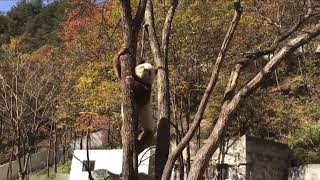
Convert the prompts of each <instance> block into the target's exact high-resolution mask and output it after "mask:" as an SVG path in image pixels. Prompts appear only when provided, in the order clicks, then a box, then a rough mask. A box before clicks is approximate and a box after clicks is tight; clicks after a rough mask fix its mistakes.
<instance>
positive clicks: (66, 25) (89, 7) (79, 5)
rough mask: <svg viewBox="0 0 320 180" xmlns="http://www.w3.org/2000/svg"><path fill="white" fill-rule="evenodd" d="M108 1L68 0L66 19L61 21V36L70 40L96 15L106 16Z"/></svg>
mask: <svg viewBox="0 0 320 180" xmlns="http://www.w3.org/2000/svg"><path fill="white" fill-rule="evenodd" d="M108 4H109V3H96V2H95V1H94V0H70V1H69V3H68V5H67V7H66V10H65V11H66V21H65V22H63V23H61V25H62V29H63V32H62V33H61V37H62V38H63V39H64V40H65V41H70V40H72V39H73V38H74V37H75V36H76V35H77V34H78V33H80V32H81V30H82V29H86V28H87V27H88V26H89V25H90V24H91V23H93V22H94V21H95V18H97V17H98V16H100V17H102V16H107V12H108Z"/></svg>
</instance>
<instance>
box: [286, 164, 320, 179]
mask: <svg viewBox="0 0 320 180" xmlns="http://www.w3.org/2000/svg"><path fill="white" fill-rule="evenodd" d="M319 179H320V164H307V165H304V166H299V167H293V168H290V169H289V177H288V180H319Z"/></svg>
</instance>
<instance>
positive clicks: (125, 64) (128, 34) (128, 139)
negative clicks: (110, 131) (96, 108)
mask: <svg viewBox="0 0 320 180" xmlns="http://www.w3.org/2000/svg"><path fill="white" fill-rule="evenodd" d="M146 3H147V0H140V1H139V5H138V9H137V11H136V15H135V17H134V19H132V15H131V13H132V12H131V4H130V1H128V0H120V6H121V19H122V27H123V40H124V45H125V46H126V48H128V50H129V52H126V53H125V54H124V55H122V56H120V61H121V91H122V122H123V123H122V129H121V135H122V145H123V159H122V177H121V178H122V179H123V180H135V179H137V177H138V154H137V147H136V142H137V133H138V122H137V114H136V105H135V101H134V98H133V92H132V88H131V87H129V84H127V83H125V82H126V79H127V77H130V76H131V77H132V75H133V72H134V68H135V66H136V53H137V41H138V40H137V39H138V35H139V31H140V28H141V24H142V20H143V17H144V13H145V7H146Z"/></svg>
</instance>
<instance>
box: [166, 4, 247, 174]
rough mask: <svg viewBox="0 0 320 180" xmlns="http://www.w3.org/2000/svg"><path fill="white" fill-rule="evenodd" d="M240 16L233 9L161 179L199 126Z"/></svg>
mask: <svg viewBox="0 0 320 180" xmlns="http://www.w3.org/2000/svg"><path fill="white" fill-rule="evenodd" d="M240 17H241V11H237V10H236V11H235V13H234V17H233V20H232V22H231V25H230V27H229V30H228V32H227V34H226V36H225V39H224V41H223V43H222V46H221V50H220V53H219V55H218V58H217V60H216V63H215V65H214V67H213V71H212V75H211V78H210V81H209V84H208V86H207V89H206V91H205V93H204V95H203V97H202V99H201V102H200V105H199V107H198V111H197V113H196V115H195V118H194V120H193V123H192V124H191V126H190V128H189V130H188V132H187V133H186V135H185V136H184V137H183V138H182V140H181V142H180V143H179V144H178V146H177V148H176V149H175V150H173V151H172V152H171V154H170V156H169V158H168V160H167V163H166V165H165V168H164V171H163V174H162V178H161V179H162V180H169V179H170V176H171V171H172V168H173V165H174V163H175V161H176V160H177V158H178V156H179V154H181V153H182V151H183V149H184V148H185V147H186V146H187V145H188V144H189V142H190V140H191V139H192V137H193V135H194V133H195V132H196V130H197V128H198V127H199V126H200V122H201V120H202V117H203V113H204V111H205V108H206V106H207V103H208V101H209V99H210V96H211V93H212V91H213V88H214V87H215V85H216V82H217V80H218V75H219V72H220V67H221V64H222V62H223V60H224V57H225V54H226V52H227V49H228V46H229V44H230V42H231V39H232V37H233V34H234V32H235V30H236V27H237V25H238V22H239V20H240Z"/></svg>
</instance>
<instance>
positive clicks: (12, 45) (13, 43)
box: [2, 36, 23, 51]
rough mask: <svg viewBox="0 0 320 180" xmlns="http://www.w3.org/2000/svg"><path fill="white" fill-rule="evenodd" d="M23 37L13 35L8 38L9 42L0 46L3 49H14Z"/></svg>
mask: <svg viewBox="0 0 320 180" xmlns="http://www.w3.org/2000/svg"><path fill="white" fill-rule="evenodd" d="M22 39H23V37H22V36H21V37H13V38H11V39H10V43H8V44H3V45H2V48H3V50H5V51H15V50H16V49H17V48H18V47H19V45H20V44H21V42H22Z"/></svg>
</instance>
